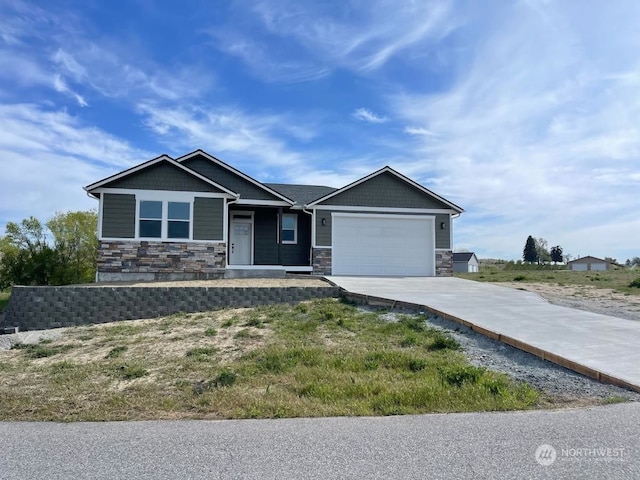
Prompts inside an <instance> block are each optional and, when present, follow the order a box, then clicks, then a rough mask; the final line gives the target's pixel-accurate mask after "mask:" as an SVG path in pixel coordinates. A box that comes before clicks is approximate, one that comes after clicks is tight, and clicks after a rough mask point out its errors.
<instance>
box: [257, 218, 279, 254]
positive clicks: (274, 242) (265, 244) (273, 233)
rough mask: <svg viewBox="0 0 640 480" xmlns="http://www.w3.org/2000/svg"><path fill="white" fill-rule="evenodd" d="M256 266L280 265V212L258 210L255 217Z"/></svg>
mask: <svg viewBox="0 0 640 480" xmlns="http://www.w3.org/2000/svg"><path fill="white" fill-rule="evenodd" d="M253 222H254V223H253V227H254V232H255V233H254V239H253V240H254V243H253V249H254V250H253V254H254V258H253V263H254V264H255V265H278V211H277V210H276V209H272V208H269V209H262V208H259V209H256V211H255V214H254V217H253Z"/></svg>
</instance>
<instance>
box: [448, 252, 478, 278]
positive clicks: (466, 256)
mask: <svg viewBox="0 0 640 480" xmlns="http://www.w3.org/2000/svg"><path fill="white" fill-rule="evenodd" d="M479 266H480V263H479V262H478V257H476V254H475V253H473V252H460V253H454V254H453V271H454V272H458V273H476V272H477V271H478V270H479Z"/></svg>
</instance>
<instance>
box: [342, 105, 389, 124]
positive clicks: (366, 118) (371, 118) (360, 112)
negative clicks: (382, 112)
mask: <svg viewBox="0 0 640 480" xmlns="http://www.w3.org/2000/svg"><path fill="white" fill-rule="evenodd" d="M351 115H352V116H353V118H355V119H356V120H362V121H363V122H369V123H385V122H387V121H388V120H389V119H388V118H387V117H381V116H379V115H376V114H375V113H373V112H372V111H371V110H368V109H366V108H358V109H356V110H355V111H354V112H353V113H352V114H351Z"/></svg>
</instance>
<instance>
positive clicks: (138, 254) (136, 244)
mask: <svg viewBox="0 0 640 480" xmlns="http://www.w3.org/2000/svg"><path fill="white" fill-rule="evenodd" d="M225 266H226V244H225V243H198V242H183V243H174V242H153V241H151V242H150V241H130V242H126V241H121V242H110V241H102V242H100V248H99V249H98V281H117V280H130V279H139V280H174V279H175V280H178V279H185V280H191V279H206V278H219V277H221V276H223V275H224V268H225Z"/></svg>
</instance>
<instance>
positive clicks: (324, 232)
mask: <svg viewBox="0 0 640 480" xmlns="http://www.w3.org/2000/svg"><path fill="white" fill-rule="evenodd" d="M323 218H324V219H325V220H326V223H327V224H326V225H325V226H323V225H322V219H323ZM331 228H332V225H331V212H330V211H328V210H316V245H317V246H319V247H329V246H331Z"/></svg>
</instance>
